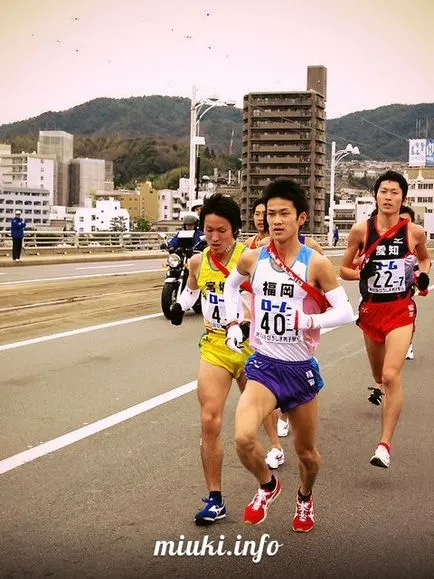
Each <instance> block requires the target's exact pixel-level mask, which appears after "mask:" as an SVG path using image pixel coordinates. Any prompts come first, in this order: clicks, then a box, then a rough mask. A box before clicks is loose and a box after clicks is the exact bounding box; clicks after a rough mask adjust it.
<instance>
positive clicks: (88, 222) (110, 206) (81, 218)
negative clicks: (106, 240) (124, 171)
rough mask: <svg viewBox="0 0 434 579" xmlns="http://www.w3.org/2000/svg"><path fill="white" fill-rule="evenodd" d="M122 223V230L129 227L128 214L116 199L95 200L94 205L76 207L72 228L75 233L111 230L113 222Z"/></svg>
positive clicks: (127, 229)
mask: <svg viewBox="0 0 434 579" xmlns="http://www.w3.org/2000/svg"><path fill="white" fill-rule="evenodd" d="M116 221H117V224H122V227H123V230H124V231H129V229H130V216H129V213H128V211H127V210H126V209H124V208H122V207H121V204H120V201H119V200H116V199H104V200H100V201H97V202H96V207H78V208H77V211H76V213H75V215H74V229H75V231H77V233H91V232H92V231H113V230H114V229H115V226H114V223H115V222H116Z"/></svg>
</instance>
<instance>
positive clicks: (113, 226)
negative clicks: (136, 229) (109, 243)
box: [110, 215, 127, 231]
mask: <svg viewBox="0 0 434 579" xmlns="http://www.w3.org/2000/svg"><path fill="white" fill-rule="evenodd" d="M126 221H127V220H126V218H125V217H122V216H121V215H119V216H118V217H113V218H112V219H111V220H110V231H126V230H127V223H126Z"/></svg>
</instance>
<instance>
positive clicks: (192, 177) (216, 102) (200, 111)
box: [188, 86, 235, 201]
mask: <svg viewBox="0 0 434 579" xmlns="http://www.w3.org/2000/svg"><path fill="white" fill-rule="evenodd" d="M217 106H226V107H233V106H235V102H234V101H221V100H220V99H219V97H217V96H210V97H208V98H206V99H203V100H197V91H196V87H195V86H193V93H192V97H191V109H190V173H189V184H188V196H189V201H193V200H194V199H197V197H198V187H196V158H197V150H198V146H199V145H204V144H205V139H204V138H203V137H200V136H199V134H198V133H199V131H198V129H199V122H200V120H201V119H202V118H203V117H204V115H206V113H207V112H208V111H210V110H211V109H213V108H214V107H217Z"/></svg>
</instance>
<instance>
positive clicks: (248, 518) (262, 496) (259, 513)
mask: <svg viewBox="0 0 434 579" xmlns="http://www.w3.org/2000/svg"><path fill="white" fill-rule="evenodd" d="M280 490H281V489H280V482H279V481H278V480H277V479H276V487H275V489H274V491H266V490H264V489H261V488H259V489H258V491H257V493H256V494H255V496H254V497H253V500H252V502H251V503H249V504H248V505H247V507H246V508H245V510H244V522H245V523H249V524H251V525H259V523H262V521H264V520H265V519H266V518H267V511H268V507H269V506H270V505H271V503H272V502H273V501H274V499H276V498H277V497H278V496H279V494H280Z"/></svg>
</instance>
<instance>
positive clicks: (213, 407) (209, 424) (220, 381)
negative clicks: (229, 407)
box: [197, 360, 232, 491]
mask: <svg viewBox="0 0 434 579" xmlns="http://www.w3.org/2000/svg"><path fill="white" fill-rule="evenodd" d="M231 384H232V376H231V375H230V373H229V372H228V371H227V370H226V369H225V368H222V367H220V366H214V365H213V364H210V363H209V362H206V361H205V360H200V362H199V378H198V389H197V395H198V399H199V403H200V410H201V430H202V438H201V457H202V465H203V472H204V475H205V480H206V484H207V487H208V490H209V491H220V490H221V474H222V463H223V446H222V441H221V428H222V422H223V411H224V407H225V403H226V399H227V397H228V394H229V390H230V388H231Z"/></svg>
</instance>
